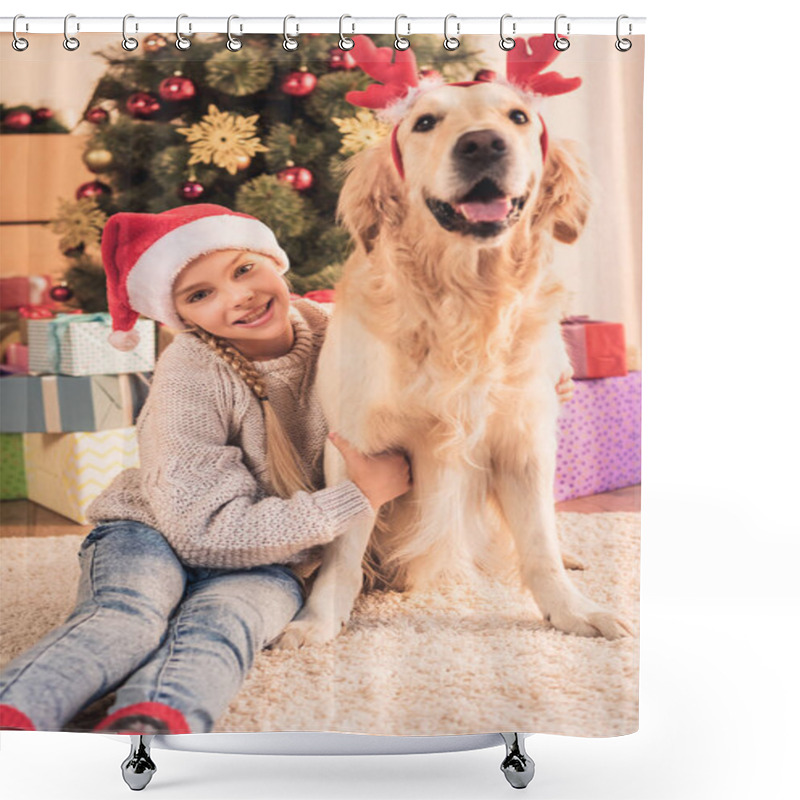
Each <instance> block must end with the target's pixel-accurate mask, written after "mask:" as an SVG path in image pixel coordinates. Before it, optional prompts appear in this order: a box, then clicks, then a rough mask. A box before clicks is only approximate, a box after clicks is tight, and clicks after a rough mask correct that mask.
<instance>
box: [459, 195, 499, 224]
mask: <svg viewBox="0 0 800 800" xmlns="http://www.w3.org/2000/svg"><path fill="white" fill-rule="evenodd" d="M510 209H511V201H510V200H509V199H508V198H507V197H499V198H498V199H497V200H490V201H489V202H488V203H460V204H459V205H458V206H457V207H456V210H457V211H459V212H460V213H461V214H463V215H464V216H465V217H466V218H467V219H468V220H469V221H470V222H498V221H499V220H502V219H505V218H506V217H507V216H508V212H509V210H510Z"/></svg>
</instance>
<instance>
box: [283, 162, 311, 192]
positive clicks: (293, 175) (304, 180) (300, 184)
mask: <svg viewBox="0 0 800 800" xmlns="http://www.w3.org/2000/svg"><path fill="white" fill-rule="evenodd" d="M276 177H277V178H278V180H279V181H280V182H281V183H285V184H287V185H289V186H291V187H292V189H296V190H297V191H298V192H303V191H305V190H306V189H310V188H311V187H312V186H313V185H314V174H313V173H312V172H311V170H310V169H306V168H305V167H286V169H282V170H281V171H280V172H279V173H278V174H277V176H276Z"/></svg>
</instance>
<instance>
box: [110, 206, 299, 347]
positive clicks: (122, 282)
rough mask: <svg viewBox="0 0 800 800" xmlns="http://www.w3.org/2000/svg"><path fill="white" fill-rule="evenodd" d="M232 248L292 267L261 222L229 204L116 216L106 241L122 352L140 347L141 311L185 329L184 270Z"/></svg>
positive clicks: (115, 336) (114, 338) (115, 340)
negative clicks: (178, 282) (180, 294)
mask: <svg viewBox="0 0 800 800" xmlns="http://www.w3.org/2000/svg"><path fill="white" fill-rule="evenodd" d="M229 249H231V250H234V249H235V250H250V251H252V252H255V253H263V254H264V255H269V256H272V257H274V258H275V259H276V260H277V261H278V263H279V265H280V266H279V268H278V271H279V273H280V274H283V273H284V272H286V270H288V269H289V259H288V257H287V255H286V253H285V252H284V251H283V249H282V248H281V247H280V245H279V244H278V242H277V240H276V239H275V234H273V232H272V231H271V230H270V229H269V228H268V227H267V226H266V225H265V224H264V223H263V222H261V220H259V219H257V218H256V217H252V216H250V215H249V214H241V213H239V212H237V211H231V210H230V209H229V208H225V207H224V206H219V205H214V204H212V203H198V204H197V205H193V206H180V207H178V208H171V209H169V210H168V211H162V212H161V213H160V214H142V213H134V212H121V213H119V214H114V215H113V216H111V217H110V218H109V219H108V221H107V222H106V225H105V228H104V229H103V238H102V243H101V250H102V254H103V266H104V267H105V271H106V277H107V287H108V289H107V294H108V309H109V311H110V313H111V322H112V327H113V332H112V334H111V335H110V336H109V342H110V343H111V344H112V345H113V346H114V347H116V348H118V349H120V350H131V349H133V348H134V347H136V344H137V343H138V334H137V333H136V331H134V330H133V326H134V325H135V324H136V320H137V319H138V318H139V314H142V315H144V316H145V317H150V318H151V319H154V320H157V321H158V322H163V323H164V324H165V325H169V326H170V327H173V328H180V327H181V325H182V323H181V320H180V317H179V316H178V312H177V311H176V310H175V304H174V303H173V302H172V286H173V284H174V282H175V279H176V278H177V277H178V274H179V273H180V271H181V270H182V269H183V268H184V267H185V266H186V265H187V264H188V263H189V262H190V261H192V260H194V259H195V258H197V257H198V256H201V255H205V254H206V253H211V252H214V251H215V250H229Z"/></svg>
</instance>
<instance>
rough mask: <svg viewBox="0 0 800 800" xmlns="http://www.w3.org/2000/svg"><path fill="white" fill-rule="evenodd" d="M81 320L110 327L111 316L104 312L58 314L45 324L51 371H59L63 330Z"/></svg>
mask: <svg viewBox="0 0 800 800" xmlns="http://www.w3.org/2000/svg"><path fill="white" fill-rule="evenodd" d="M81 322H102V323H104V324H105V325H106V327H108V328H110V327H111V318H110V317H109V315H108V314H107V313H105V312H98V313H97V314H59V315H58V316H57V317H56V318H55V319H54V320H53V321H52V322H51V323H50V324H49V325H48V326H47V357H48V360H49V362H50V364H51V369H52V370H53V372H60V371H61V343H62V341H63V339H64V332H65V331H66V329H67V328H68V327H69V326H70V325H77V324H78V323H81Z"/></svg>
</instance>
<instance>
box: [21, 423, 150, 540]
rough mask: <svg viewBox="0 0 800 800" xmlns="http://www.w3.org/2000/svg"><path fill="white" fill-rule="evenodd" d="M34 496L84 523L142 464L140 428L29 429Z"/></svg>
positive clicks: (25, 439)
mask: <svg viewBox="0 0 800 800" xmlns="http://www.w3.org/2000/svg"><path fill="white" fill-rule="evenodd" d="M23 446H24V449H25V477H26V479H27V482H28V499H29V500H32V501H33V502H34V503H39V505H42V506H45V508H49V509H51V510H53V511H56V512H58V513H59V514H63V515H64V516H65V517H69V518H70V519H73V520H75V522H79V523H81V524H82V525H86V524H87V523H88V521H89V520H88V519H87V518H86V509H87V508H88V507H89V504H90V503H91V502H92V500H94V499H95V498H96V497H97V496H98V495H99V494H100V492H102V491H103V490H104V489H105V488H107V487H108V486H109V484H110V483H111V481H113V480H114V478H115V477H116V476H117V475H118V474H119V473H120V472H122V470H123V469H127V468H128V467H138V466H139V451H138V447H137V444H136V428H135V427H129V428H114V429H112V430H107V431H94V432H92V433H25V434H23Z"/></svg>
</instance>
